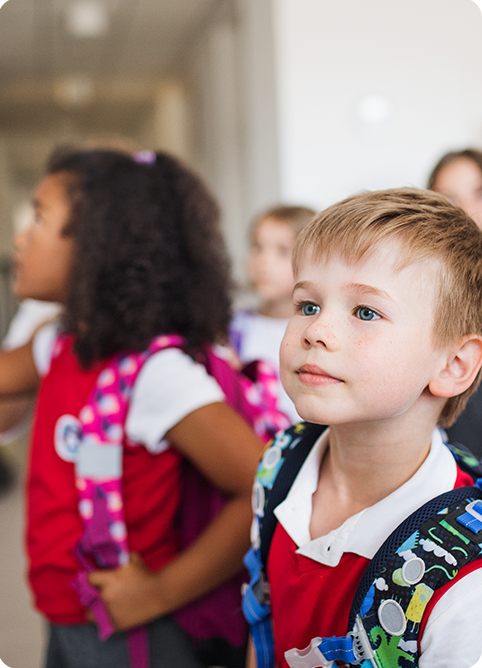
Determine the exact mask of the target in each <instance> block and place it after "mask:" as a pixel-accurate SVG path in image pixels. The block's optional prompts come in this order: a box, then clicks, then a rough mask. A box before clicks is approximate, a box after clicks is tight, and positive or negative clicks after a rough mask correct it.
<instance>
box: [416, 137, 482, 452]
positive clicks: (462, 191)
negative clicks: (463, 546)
mask: <svg viewBox="0 0 482 668" xmlns="http://www.w3.org/2000/svg"><path fill="white" fill-rule="evenodd" d="M428 188H429V189H430V190H435V191H436V192H439V193H441V194H442V195H445V197H447V199H449V200H450V201H451V202H453V203H454V204H456V205H457V206H460V208H461V209H463V210H464V211H466V212H467V213H468V214H469V216H471V217H472V218H473V219H474V221H475V222H476V223H477V225H478V226H479V227H480V228H481V229H482V151H481V150H479V149H476V148H466V149H463V150H461V151H451V152H450V153H446V154H445V155H444V156H442V158H440V160H439V161H438V163H437V164H436V165H435V167H434V168H433V170H432V173H431V175H430V177H429V180H428ZM481 308H482V304H481ZM447 434H448V437H449V441H450V442H451V443H454V444H456V443H460V444H463V445H465V446H467V447H468V448H469V449H470V450H471V451H472V452H473V453H474V454H475V455H476V456H477V457H479V458H482V387H481V386H479V389H478V390H477V392H475V393H474V394H473V395H472V396H471V397H470V399H469V401H468V403H467V406H466V408H465V410H464V412H463V413H462V415H461V416H460V417H459V418H458V420H457V421H456V422H455V424H454V425H452V427H450V428H449V429H447Z"/></svg>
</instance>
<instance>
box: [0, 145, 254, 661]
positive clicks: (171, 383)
mask: <svg viewBox="0 0 482 668" xmlns="http://www.w3.org/2000/svg"><path fill="white" fill-rule="evenodd" d="M34 207H35V217H34V221H33V223H32V225H31V227H30V228H29V229H28V230H27V231H26V232H25V233H23V234H21V235H19V236H18V237H17V239H16V253H15V285H14V287H15V292H16V294H17V296H18V297H19V298H22V299H23V298H26V297H32V298H35V299H41V300H46V301H57V302H59V303H61V304H62V305H63V306H64V318H63V323H62V331H61V332H60V333H59V332H58V331H56V330H55V328H54V325H53V324H50V325H47V326H46V327H44V328H43V329H41V330H40V331H39V332H38V333H37V334H36V335H35V337H34V339H33V340H32V341H31V342H29V343H28V344H26V345H25V346H23V347H22V348H18V349H16V350H13V351H9V352H1V353H0V372H1V373H0V394H2V395H5V394H11V395H18V394H22V393H26V392H32V391H34V390H36V389H37V388H39V392H38V400H37V409H36V416H35V421H34V428H33V434H32V444H31V453H30V463H29V473H28V482H27V490H28V502H27V518H28V527H27V550H28V556H29V579H30V585H31V588H32V591H33V595H34V600H35V605H36V607H37V609H38V610H39V611H40V612H41V613H42V614H43V615H44V616H45V617H46V618H47V619H48V620H49V622H50V641H49V646H48V653H47V661H46V667H47V668H109V667H114V666H115V668H128V666H129V665H130V659H129V652H132V651H133V650H132V646H131V645H129V637H130V636H129V635H128V634H126V633H124V632H123V631H122V630H124V629H127V628H130V627H133V626H137V625H139V624H144V623H147V630H148V639H149V656H150V665H151V666H152V667H153V668H154V667H157V666H159V667H162V668H164V667H165V668H170V667H171V666H172V667H173V666H176V667H183V666H186V667H189V668H191V667H192V668H199V667H200V666H202V665H204V664H203V662H202V661H201V659H200V658H199V653H198V652H196V651H195V650H194V648H193V646H192V644H191V643H190V641H189V639H188V638H187V636H186V635H185V634H184V632H183V630H182V629H181V626H180V624H178V623H177V622H176V621H175V619H174V616H173V614H174V613H175V612H176V611H178V610H179V609H182V606H184V605H185V604H188V603H189V602H191V601H193V600H196V599H198V598H199V597H202V596H204V595H205V594H206V593H207V592H210V591H211V590H213V589H215V588H216V587H217V586H218V585H220V584H222V583H223V582H225V581H227V580H228V579H229V578H231V577H232V576H233V575H235V574H236V573H238V572H239V571H240V570H241V568H242V555H243V554H244V552H245V550H246V548H247V546H248V542H249V536H248V534H249V524H250V519H251V508H250V494H251V484H252V479H253V475H254V471H255V468H256V463H257V460H258V457H259V453H260V443H259V441H258V439H257V437H256V436H255V434H254V432H253V431H252V430H251V429H250V427H248V425H247V424H246V423H245V422H244V421H243V420H242V419H241V418H240V417H239V416H238V414H237V413H235V412H234V411H233V410H232V409H231V408H230V407H229V406H228V405H227V404H226V403H225V402H224V401H223V400H224V395H223V392H222V390H221V388H220V386H219V384H218V383H217V382H216V380H215V379H214V378H213V377H212V376H211V375H209V374H208V373H207V371H206V367H205V366H204V365H203V364H202V363H200V362H199V361H198V359H199V355H200V354H201V352H202V351H203V350H204V347H205V346H206V345H208V346H212V345H214V344H218V343H223V342H224V341H226V339H227V329H228V324H229V321H230V316H231V313H230V288H231V280H230V276H229V263H228V260H227V255H226V252H225V248H224V244H223V241H222V237H221V234H220V230H219V226H218V209H217V206H216V204H215V202H214V201H213V199H212V197H211V196H210V194H209V193H208V192H207V191H206V188H205V187H204V185H203V184H202V182H201V181H200V180H199V179H198V177H197V176H195V175H194V174H193V173H192V172H191V171H190V170H188V169H187V168H186V167H185V166H183V165H182V164H181V163H179V162H178V161H177V160H176V159H174V158H173V157H171V156H169V155H166V154H164V153H157V154H151V153H141V154H138V155H136V156H134V158H132V157H131V156H129V155H126V154H123V153H120V152H116V151H110V150H109V151H94V150H92V151H78V150H76V151H66V150H63V151H57V152H55V153H54V155H53V157H52V158H51V160H50V163H49V165H48V168H47V174H46V176H45V177H44V178H43V179H42V180H41V182H40V183H39V185H38V187H37V189H36V192H35V197H34ZM160 335H169V336H173V335H174V336H177V335H180V336H182V337H183V345H182V348H179V347H168V348H165V349H159V350H157V351H156V350H154V352H153V353H152V354H150V355H149V356H146V359H145V360H144V363H143V365H142V367H141V369H140V372H139V374H138V375H137V376H136V377H135V380H134V383H133V387H132V389H131V391H128V388H127V389H126V388H125V387H123V386H121V389H122V391H123V392H124V395H125V396H126V397H127V400H126V401H127V408H126V418H125V421H124V424H123V433H122V435H121V441H122V450H121V455H120V458H121V462H122V489H123V494H122V496H123V504H124V517H125V527H126V531H127V538H128V543H129V550H130V551H131V557H130V561H129V563H125V564H124V565H123V566H122V567H121V568H120V569H117V570H110V571H106V572H101V571H98V572H96V573H95V572H94V573H92V574H91V575H90V583H91V585H92V584H94V585H95V587H96V588H97V590H99V591H100V594H101V596H102V597H103V599H104V601H105V602H106V604H107V608H108V610H109V613H110V617H111V620H112V622H113V624H114V626H115V628H116V629H117V630H118V631H119V630H121V632H118V633H115V634H113V635H111V636H110V637H109V639H108V640H106V641H104V640H99V638H98V635H97V630H96V628H95V625H94V624H92V623H91V618H90V617H89V614H88V611H87V609H86V606H88V605H89V600H87V599H88V598H89V597H88V596H87V599H86V598H85V596H84V597H83V598H82V596H81V597H80V598H79V591H80V589H79V587H78V586H76V588H74V587H73V585H72V582H73V581H74V580H75V578H76V576H78V573H79V568H80V566H79V560H78V554H77V552H76V550H78V544H79V540H80V539H81V538H82V537H83V535H84V533H83V527H82V519H84V516H86V517H87V518H89V515H91V514H92V512H91V508H92V507H93V505H95V504H96V503H97V501H98V499H97V498H93V499H90V500H84V501H83V503H84V506H83V507H82V504H81V507H80V510H79V499H78V490H77V489H76V486H77V487H79V489H80V491H81V492H82V490H83V486H84V487H85V486H86V485H87V483H85V481H83V478H80V480H81V482H80V483H79V478H78V477H77V478H76V471H75V469H76V467H77V466H87V468H88V465H85V463H84V464H79V461H81V460H82V457H83V456H84V455H83V454H82V453H80V445H79V433H80V435H81V436H82V433H85V432H82V429H85V425H86V424H87V425H88V423H89V419H91V418H89V417H86V415H85V410H83V409H85V406H86V405H90V404H88V401H89V397H90V396H91V395H92V393H93V391H94V390H95V388H98V387H101V386H102V384H103V383H107V381H108V379H107V380H106V370H108V374H107V376H108V375H109V374H111V375H112V368H111V366H109V365H110V364H111V362H112V360H113V359H118V358H119V359H121V360H124V361H125V359H128V360H132V359H137V358H136V357H135V355H136V354H138V353H141V351H145V350H146V349H148V347H149V346H150V345H151V342H152V341H157V340H160V338H159V337H160ZM126 354H129V355H134V357H128V358H124V357H123V356H124V355H126ZM119 368H120V367H119ZM102 372H104V374H103V375H101V374H102ZM121 372H123V370H122V369H121V371H120V372H119V373H121ZM101 379H102V380H101ZM94 395H95V392H94ZM114 398H115V397H114ZM106 399H109V400H110V401H111V402H112V397H109V396H107V397H103V398H102V401H105V400H106ZM99 401H100V400H99ZM104 408H105V404H103V403H100V408H99V410H100V423H101V427H102V428H104V429H105V430H107V431H108V429H109V428H110V426H109V425H107V426H106V424H105V423H104V414H103V410H104ZM117 436H118V434H117ZM141 444H142V445H143V446H145V447H139V445H141ZM81 445H82V447H83V450H82V452H85V450H89V452H90V453H92V451H93V450H95V451H98V450H103V451H104V450H105V449H104V448H92V447H90V449H89V448H88V447H84V443H83V441H82V443H81ZM87 445H89V444H87ZM82 461H83V460H82ZM185 461H189V462H190V463H191V464H193V465H194V467H196V468H197V469H198V470H199V471H200V472H201V473H202V474H203V475H204V476H205V477H206V478H207V479H208V480H209V481H210V482H211V483H212V484H213V485H214V486H215V487H217V488H218V489H219V490H221V491H222V492H223V493H224V495H225V496H226V498H227V500H226V502H225V504H224V506H223V507H222V509H221V511H220V512H219V514H217V515H216V516H215V518H214V519H212V520H211V521H210V522H209V523H208V525H207V527H206V529H205V530H204V531H203V532H202V533H201V535H200V536H199V538H198V539H197V540H195V542H194V543H192V544H191V545H190V546H189V547H188V548H186V549H181V548H180V540H179V531H178V513H179V508H180V502H181V496H182V493H181V482H182V470H181V466H182V465H184V464H183V462H185ZM116 466H117V464H116ZM84 475H87V474H85V473H84ZM90 475H93V474H90ZM103 475H104V474H103ZM77 476H78V474H77ZM82 481H83V482H82ZM99 489H100V492H98V494H100V495H101V496H102V494H101V493H102V486H101V487H100V488H99ZM118 496H119V495H117V496H116V495H115V494H114V493H112V494H107V493H106V501H105V503H106V507H107V508H109V509H110V510H112V511H113V512H114V511H116V509H117V504H118V501H119V499H118ZM201 511H202V512H204V511H205V512H206V514H207V512H208V509H204V508H202V509H201ZM81 515H82V518H81ZM110 529H111V532H112V533H114V529H116V530H117V529H118V527H117V526H114V525H112V526H111V527H110ZM121 538H122V537H120V538H119V536H117V539H119V540H121ZM82 540H83V538H82ZM84 559H85V555H84ZM87 561H89V559H87ZM125 561H127V559H125ZM106 563H108V561H106ZM90 566H91V567H92V563H91V564H90ZM84 585H85V586H84V590H86V591H87V592H88V593H89V595H90V594H92V591H93V590H92V589H90V590H89V586H90V587H91V585H89V584H88V583H84ZM84 594H85V591H84ZM126 597H127V603H126V602H125V601H126ZM81 599H82V600H81ZM94 599H95V591H94ZM118 599H119V600H120V603H119V600H118ZM90 603H92V600H90ZM91 607H92V609H93V610H94V608H95V605H92V606H91ZM231 614H232V613H231V612H228V611H226V612H225V617H226V618H227V619H228V621H230V619H231V618H230V615H231ZM152 620H154V621H152ZM233 624H234V622H233ZM236 642H238V641H236V639H235V640H234V641H233V645H234V646H233V648H232V649H234V650H236V648H237V647H236V646H235V645H236ZM240 642H241V644H242V639H241V641H240ZM236 661H238V662H236ZM138 665H140V663H139V664H138ZM143 665H148V663H147V662H146V663H144V664H143ZM226 665H229V663H226ZM231 665H241V664H240V663H239V660H234V661H233V663H232V664H231Z"/></svg>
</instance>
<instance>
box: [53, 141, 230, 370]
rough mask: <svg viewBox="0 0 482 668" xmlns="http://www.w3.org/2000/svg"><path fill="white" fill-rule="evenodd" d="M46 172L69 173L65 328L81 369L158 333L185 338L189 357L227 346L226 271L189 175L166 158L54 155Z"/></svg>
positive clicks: (200, 190)
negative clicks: (70, 252) (70, 243)
mask: <svg viewBox="0 0 482 668" xmlns="http://www.w3.org/2000/svg"><path fill="white" fill-rule="evenodd" d="M154 158H155V159H154ZM47 173H48V174H56V173H63V174H65V176H66V177H67V178H66V181H65V182H66V183H67V184H68V185H67V190H68V196H69V199H70V201H71V203H72V215H71V219H70V221H69V223H68V224H67V226H66V228H65V230H64V233H65V234H68V235H72V236H73V238H74V240H75V241H74V258H73V266H72V273H71V282H70V286H71V287H70V291H69V295H68V298H67V303H66V312H65V327H66V329H67V331H68V332H69V333H72V334H74V335H75V348H74V350H75V353H76V355H77V357H78V359H79V360H80V362H81V364H82V365H83V366H84V367H89V366H90V365H91V364H92V363H93V362H94V361H96V360H100V359H105V358H108V357H110V356H111V355H113V354H115V353H118V352H124V351H125V352H127V351H140V350H144V349H145V348H146V347H147V346H148V344H149V342H150V341H151V339H152V338H154V337H155V336H157V335H159V334H172V333H176V334H181V335H182V336H184V337H185V338H186V341H187V350H188V352H190V353H191V354H195V352H196V351H198V350H200V348H201V347H202V346H203V345H204V344H206V343H214V342H219V341H223V340H224V339H225V338H227V329H228V324H229V321H230V319H231V288H232V281H231V275H230V263H229V260H228V255H227V252H226V248H225V244H224V240H223V237H222V234H221V231H220V226H219V210H218V206H217V204H216V202H215V201H214V199H213V198H212V196H211V195H210V193H209V192H208V190H207V189H206V187H205V185H204V184H203V183H202V181H201V180H200V179H199V178H198V177H197V176H196V175H195V174H193V172H191V171H190V170H189V169H188V168H187V167H185V166H184V165H183V164H182V163H181V162H180V161H179V160H177V159H176V158H174V157H172V156H170V155H167V154H165V153H157V154H152V155H151V162H145V161H144V162H142V161H140V162H137V161H136V160H135V159H133V158H132V157H130V156H128V155H126V154H125V153H121V152H117V151H112V150H108V151H106V150H91V151H86V150H75V151H68V150H60V151H59V150H57V151H56V152H54V154H53V155H52V157H51V159H50V161H49V163H48V166H47Z"/></svg>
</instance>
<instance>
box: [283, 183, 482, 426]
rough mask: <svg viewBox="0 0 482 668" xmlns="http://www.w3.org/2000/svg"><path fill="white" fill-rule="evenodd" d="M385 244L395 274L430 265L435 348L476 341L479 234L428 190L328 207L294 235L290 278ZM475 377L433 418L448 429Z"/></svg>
mask: <svg viewBox="0 0 482 668" xmlns="http://www.w3.org/2000/svg"><path fill="white" fill-rule="evenodd" d="M389 242H398V244H399V247H400V259H399V265H398V268H399V269H402V268H403V267H405V266H407V265H409V264H411V263H413V262H417V261H418V260H429V261H433V263H434V276H435V281H436V285H435V286H434V287H435V305H434V323H433V337H434V345H436V346H446V345H449V344H451V343H455V342H456V341H458V340H459V339H460V338H462V337H463V336H466V335H468V334H478V335H481V336H482V232H481V231H480V230H479V228H478V227H477V225H476V224H475V223H474V221H473V220H472V219H471V218H470V217H469V216H468V215H467V214H466V213H465V212H464V211H463V210H462V209H460V208H459V207H456V206H454V205H453V204H451V203H450V202H449V201H448V200H447V199H446V198H445V197H443V196H442V195H438V194H437V193H434V192H430V191H428V190H418V189H415V188H399V189H394V190H384V191H379V192H367V193H362V194H360V195H355V196H353V197H349V198H348V199H346V200H344V201H342V202H339V203H338V204H334V205H333V206H330V207H329V208H328V209H326V210H325V211H322V212H321V213H320V214H319V215H318V216H317V217H316V218H314V219H313V220H312V221H311V222H310V223H309V224H308V225H307V226H306V227H305V228H304V229H303V231H302V232H301V233H300V235H299V236H298V238H297V241H296V244H295V248H294V252H293V272H294V275H295V276H296V274H297V272H298V268H299V265H300V261H301V259H302V258H303V257H305V256H306V255H310V257H312V258H313V260H315V261H317V260H320V259H321V258H323V257H329V256H330V255H331V254H334V253H336V254H340V255H341V257H342V258H343V259H344V260H345V261H347V262H358V261H360V260H362V259H366V258H367V257H369V256H370V255H371V254H373V253H375V252H376V251H377V250H379V249H380V248H381V247H382V246H385V245H386V244H387V243H389ZM479 380H480V372H479V374H478V375H477V378H476V380H475V381H474V383H473V384H472V386H471V387H470V388H469V389H468V390H466V391H465V392H464V393H463V394H461V395H459V396H456V397H451V398H449V399H448V400H447V402H446V404H445V406H444V408H443V411H442V413H441V415H440V418H439V424H440V425H441V426H442V427H448V426H450V425H451V424H452V423H453V422H454V420H455V419H456V418H457V416H458V415H459V414H460V412H461V411H462V410H463V408H464V407H465V404H466V403H467V400H468V399H469V397H470V395H471V394H472V393H473V392H474V391H475V389H476V388H477V385H478V383H479Z"/></svg>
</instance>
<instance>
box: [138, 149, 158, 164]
mask: <svg viewBox="0 0 482 668" xmlns="http://www.w3.org/2000/svg"><path fill="white" fill-rule="evenodd" d="M134 161H135V162H139V163H141V164H145V165H152V164H153V163H155V162H156V154H155V153H154V151H139V152H138V153H136V154H135V155H134Z"/></svg>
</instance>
